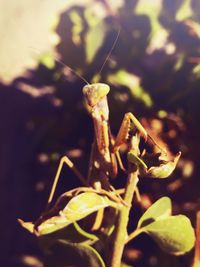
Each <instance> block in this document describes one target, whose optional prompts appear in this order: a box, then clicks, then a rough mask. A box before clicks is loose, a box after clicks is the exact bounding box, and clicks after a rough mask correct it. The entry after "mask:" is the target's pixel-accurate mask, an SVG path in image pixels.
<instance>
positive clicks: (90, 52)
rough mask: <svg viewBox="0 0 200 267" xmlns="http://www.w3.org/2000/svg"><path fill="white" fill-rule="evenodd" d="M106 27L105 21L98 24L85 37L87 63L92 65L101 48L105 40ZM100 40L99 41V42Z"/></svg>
mask: <svg viewBox="0 0 200 267" xmlns="http://www.w3.org/2000/svg"><path fill="white" fill-rule="evenodd" d="M105 34H106V27H105V23H104V21H100V22H98V24H97V25H95V26H91V27H90V28H89V30H88V32H87V33H86V36H85V43H86V45H85V49H86V51H85V53H86V61H87V63H88V64H90V63H91V62H92V61H93V59H94V57H95V55H96V54H97V52H98V50H99V49H100V48H101V46H102V44H103V41H104V39H105ZM97 38H98V40H97Z"/></svg>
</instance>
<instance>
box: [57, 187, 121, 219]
mask: <svg viewBox="0 0 200 267" xmlns="http://www.w3.org/2000/svg"><path fill="white" fill-rule="evenodd" d="M108 206H114V207H117V206H116V203H115V202H113V201H110V200H109V199H108V198H107V197H106V196H102V195H99V194H96V193H93V192H86V193H82V194H79V195H78V196H75V197H73V198H72V199H71V200H70V201H69V203H68V204H67V206H66V207H65V208H64V209H63V211H62V212H61V213H60V214H62V215H64V216H65V217H66V218H67V219H69V220H70V221H77V220H80V219H82V218H84V217H86V216H88V215H89V214H91V213H93V212H95V211H97V210H99V209H102V208H105V207H108Z"/></svg>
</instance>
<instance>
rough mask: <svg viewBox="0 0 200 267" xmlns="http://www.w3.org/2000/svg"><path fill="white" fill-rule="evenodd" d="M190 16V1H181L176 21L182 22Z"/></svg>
mask: <svg viewBox="0 0 200 267" xmlns="http://www.w3.org/2000/svg"><path fill="white" fill-rule="evenodd" d="M191 16H192V9H191V0H183V1H182V4H181V6H180V8H179V10H178V11H177V13H176V20H178V21H182V20H184V19H186V18H189V17H191Z"/></svg>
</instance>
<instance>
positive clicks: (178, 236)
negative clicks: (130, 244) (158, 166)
mask: <svg viewBox="0 0 200 267" xmlns="http://www.w3.org/2000/svg"><path fill="white" fill-rule="evenodd" d="M171 210H172V205H171V200H170V198H168V197H162V198H161V199H159V200H158V201H156V202H155V203H154V204H153V205H152V206H151V207H150V208H149V209H148V210H147V211H146V212H145V213H144V214H143V216H142V217H141V218H140V220H139V222H138V227H137V230H136V231H135V233H137V235H138V234H140V233H142V232H143V233H144V232H145V233H147V234H148V235H150V236H151V237H152V238H153V239H154V240H155V241H156V243H157V244H158V245H159V246H160V248H161V249H162V250H164V251H165V252H167V253H169V254H173V255H182V254H185V253H186V252H188V251H190V250H191V249H192V247H193V246H194V242H195V235H194V230H193V228H192V225H191V223H190V220H189V219H188V218H187V217H186V216H184V215H177V216H170V214H171ZM132 236H134V235H132Z"/></svg>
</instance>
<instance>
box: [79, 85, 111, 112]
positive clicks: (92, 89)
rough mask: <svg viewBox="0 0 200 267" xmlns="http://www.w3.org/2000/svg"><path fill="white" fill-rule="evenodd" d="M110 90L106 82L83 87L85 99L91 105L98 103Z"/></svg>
mask: <svg viewBox="0 0 200 267" xmlns="http://www.w3.org/2000/svg"><path fill="white" fill-rule="evenodd" d="M109 91H110V87H109V86H108V85H107V84H105V83H92V84H87V85H85V86H84V87H83V94H84V96H85V100H86V102H87V104H88V106H90V107H94V106H95V105H97V104H98V103H99V101H101V99H102V98H104V97H105V96H107V94H108V93H109Z"/></svg>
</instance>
